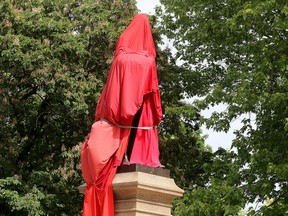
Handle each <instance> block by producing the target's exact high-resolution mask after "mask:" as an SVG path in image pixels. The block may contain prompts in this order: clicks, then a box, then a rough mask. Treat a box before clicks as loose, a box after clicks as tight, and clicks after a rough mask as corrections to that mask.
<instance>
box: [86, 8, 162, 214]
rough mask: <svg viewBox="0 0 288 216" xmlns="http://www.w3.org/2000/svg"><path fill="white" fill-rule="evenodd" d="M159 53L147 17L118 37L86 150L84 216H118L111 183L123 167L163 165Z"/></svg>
mask: <svg viewBox="0 0 288 216" xmlns="http://www.w3.org/2000/svg"><path fill="white" fill-rule="evenodd" d="M155 57H156V50H155V46H154V41H153V37H152V33H151V28H150V24H149V20H148V17H147V15H145V14H138V15H136V16H135V17H134V18H133V20H132V21H131V23H130V24H129V26H128V27H127V29H126V30H125V31H124V32H123V33H122V34H121V36H120V38H119V39H118V42H117V45H116V50H115V53H114V60H113V62H112V66H111V69H110V72H109V77H108V81H107V83H106V85H105V87H104V90H103V92H102V94H101V96H100V99H99V101H98V104H97V108H96V116H95V117H96V122H95V123H94V124H93V125H92V128H91V132H90V134H89V135H88V136H87V138H86V140H85V142H84V144H83V145H82V150H81V164H82V172H83V177H84V179H85V182H86V184H87V187H86V194H85V198H84V207H83V216H96V215H97V216H113V215H114V200H113V191H112V181H113V178H114V177H115V175H116V171H117V167H118V166H120V165H121V163H130V164H142V165H146V166H152V167H158V166H160V165H161V164H160V161H159V148H158V134H157V130H156V125H158V124H159V122H160V120H161V118H162V108H161V102H160V92H159V87H158V78H157V73H156V62H155Z"/></svg>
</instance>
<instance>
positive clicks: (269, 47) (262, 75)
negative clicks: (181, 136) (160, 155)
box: [158, 0, 288, 215]
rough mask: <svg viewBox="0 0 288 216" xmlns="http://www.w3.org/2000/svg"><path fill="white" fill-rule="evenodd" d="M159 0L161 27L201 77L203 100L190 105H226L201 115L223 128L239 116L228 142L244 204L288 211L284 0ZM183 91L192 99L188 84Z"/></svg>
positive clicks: (268, 211)
mask: <svg viewBox="0 0 288 216" xmlns="http://www.w3.org/2000/svg"><path fill="white" fill-rule="evenodd" d="M160 2H161V3H162V4H163V8H162V9H161V8H159V9H158V13H159V15H160V17H161V19H162V25H161V27H162V30H163V31H162V32H163V33H164V34H165V35H166V36H167V37H168V38H170V39H173V41H174V46H175V47H176V48H177V57H178V58H180V59H181V60H182V61H183V62H184V66H185V67H186V68H187V69H190V70H191V71H192V73H197V74H198V77H199V80H200V81H199V83H200V85H199V86H200V87H201V89H199V91H198V90H197V91H196V92H194V94H196V95H197V96H202V97H204V99H203V100H198V101H196V102H195V104H196V105H197V107H198V108H199V109H205V108H208V107H210V106H214V105H216V104H220V103H224V104H226V105H227V109H226V110H225V111H223V112H218V113H214V114H213V115H212V116H211V118H208V119H203V120H204V121H205V123H206V124H207V126H208V127H211V128H214V129H215V130H218V131H227V130H228V129H229V127H230V123H231V121H233V120H235V119H237V118H239V117H241V118H242V127H241V129H239V130H238V131H236V132H235V134H236V139H235V140H234V141H233V144H232V146H233V147H235V148H236V149H237V154H236V155H235V160H234V161H233V163H235V164H237V165H238V166H239V173H240V178H241V181H242V184H243V185H241V188H242V189H243V191H244V194H245V197H246V202H264V201H265V200H266V199H271V200H273V201H272V203H271V204H269V205H267V206H265V205H263V207H262V208H261V209H260V210H259V211H258V212H256V213H259V214H260V213H262V214H265V215H285V214H287V210H288V206H287V205H286V204H287V202H288V184H287V182H288V158H287V157H286V154H287V146H288V133H287V130H288V124H287V116H288V108H287V107H288V100H287V93H288V91H287V89H288V82H287V78H288V66H287V62H288V56H287V53H288V44H287V36H288V35H287V29H288V18H287V15H288V4H287V1H284V0H254V1H249V0H244V1H234V0H225V1H224V0H223V1H208V0H206V1H187V0H184V1H179V0H173V1H171V0H161V1H160ZM191 80H192V79H189V80H187V82H189V81H191ZM187 95H188V96H194V95H193V94H191V92H190V91H189V88H188V91H187ZM251 116H252V117H251ZM254 116H255V117H254ZM271 212H273V213H271Z"/></svg>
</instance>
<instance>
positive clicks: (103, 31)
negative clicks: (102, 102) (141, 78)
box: [0, 0, 137, 216]
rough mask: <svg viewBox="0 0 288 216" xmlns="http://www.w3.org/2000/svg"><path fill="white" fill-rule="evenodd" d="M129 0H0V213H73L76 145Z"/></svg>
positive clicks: (77, 208)
mask: <svg viewBox="0 0 288 216" xmlns="http://www.w3.org/2000/svg"><path fill="white" fill-rule="evenodd" d="M136 10H137V9H136V6H135V1H120V0H119V1H101V2H100V1H95V0H85V1H78V0H53V1H50V0H33V1H26V0H3V1H1V2H0V23H1V24H0V56H1V57H0V85H1V88H0V119H1V124H0V131H1V132H0V206H1V207H0V215H7V216H8V215H79V214H80V212H81V208H82V203H83V199H82V197H81V196H80V195H79V193H78V191H77V186H78V185H80V184H81V183H82V182H83V180H82V177H81V172H80V166H79V152H80V146H79V143H81V142H82V141H83V140H84V138H85V136H86V135H87V134H88V132H89V129H90V127H91V124H92V122H93V120H94V111H95V103H96V101H97V99H98V97H99V94H100V92H101V89H102V87H103V85H104V82H105V79H106V75H107V73H108V69H109V67H110V63H111V60H112V57H113V51H114V46H115V43H116V40H117V38H118V36H119V34H120V32H122V31H123V30H124V28H125V27H126V26H127V24H128V23H129V21H130V19H131V17H132V16H133V15H134V14H135V13H136Z"/></svg>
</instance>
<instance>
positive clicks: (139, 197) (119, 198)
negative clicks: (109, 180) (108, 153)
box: [79, 164, 184, 216]
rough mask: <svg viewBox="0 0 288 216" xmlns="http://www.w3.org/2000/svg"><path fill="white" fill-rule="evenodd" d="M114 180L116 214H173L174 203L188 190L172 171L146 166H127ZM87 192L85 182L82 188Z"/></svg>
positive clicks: (117, 215)
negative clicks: (173, 177)
mask: <svg viewBox="0 0 288 216" xmlns="http://www.w3.org/2000/svg"><path fill="white" fill-rule="evenodd" d="M118 171H119V172H118V173H117V174H116V176H115V178H114V180H113V192H114V200H115V216H148V215H159V216H160V215H161V216H166V215H167V216H168V215H171V207H172V206H171V202H172V200H173V199H175V198H177V197H181V196H182V195H183V193H184V191H183V190H182V189H180V188H179V187H178V186H177V185H176V184H175V182H174V180H173V179H171V178H170V177H169V171H168V170H165V169H162V168H153V167H146V166H142V165H135V164H134V165H129V166H128V165H125V166H121V167H119V169H118ZM79 191H80V193H83V192H84V193H85V185H82V186H80V187H79Z"/></svg>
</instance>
